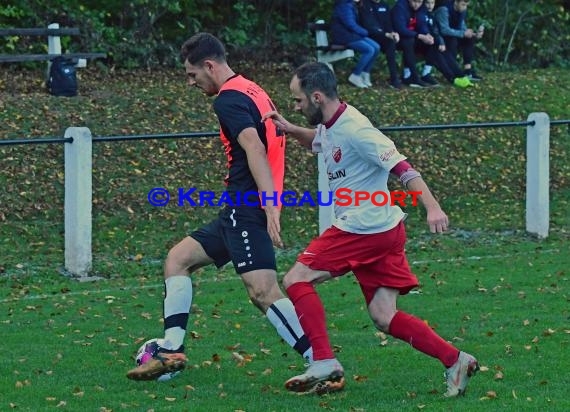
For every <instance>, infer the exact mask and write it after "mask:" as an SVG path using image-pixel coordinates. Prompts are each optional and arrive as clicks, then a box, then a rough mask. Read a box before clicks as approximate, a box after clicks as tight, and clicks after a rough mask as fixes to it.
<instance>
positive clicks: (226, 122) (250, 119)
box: [214, 74, 285, 202]
mask: <svg viewBox="0 0 570 412" xmlns="http://www.w3.org/2000/svg"><path fill="white" fill-rule="evenodd" d="M271 110H275V105H274V104H273V102H272V101H271V98H270V97H269V96H268V94H267V93H266V92H265V91H264V90H263V89H262V88H261V87H260V86H259V85H257V84H256V83H254V82H252V81H251V80H248V79H246V78H244V77H243V76H241V75H238V74H236V75H235V76H233V77H231V78H230V79H229V80H228V81H227V82H226V83H224V85H223V86H222V87H221V89H220V91H219V93H218V96H217V97H216V99H215V100H214V111H215V112H216V115H217V116H218V121H219V123H220V137H221V140H222V143H223V144H224V151H225V153H226V156H227V167H228V173H227V176H226V178H225V184H226V186H227V188H226V190H227V192H228V194H229V195H230V196H231V198H232V200H233V201H234V202H239V201H238V200H236V193H237V192H241V193H242V194H243V193H245V192H258V188H257V184H256V183H255V180H254V178H253V175H252V174H251V171H250V169H249V166H248V163H247V155H246V152H245V150H244V149H243V148H242V147H241V146H240V144H239V143H238V136H239V134H240V133H241V132H242V131H243V130H244V129H246V128H248V127H253V128H254V129H256V130H257V134H258V135H259V138H260V139H261V142H262V143H263V145H264V146H265V151H266V153H267V159H268V162H269V167H270V168H271V172H272V174H273V187H274V190H275V191H276V192H277V193H278V198H279V196H280V195H281V193H282V191H283V178H284V175H285V135H284V134H283V133H282V132H281V131H279V130H278V129H277V128H276V127H275V125H274V124H273V122H272V121H271V120H268V121H266V122H265V123H262V122H261V116H262V115H263V114H265V113H267V112H269V111H271Z"/></svg>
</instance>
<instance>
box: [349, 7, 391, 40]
mask: <svg viewBox="0 0 570 412" xmlns="http://www.w3.org/2000/svg"><path fill="white" fill-rule="evenodd" d="M360 3H361V4H360V7H359V10H358V16H359V17H358V19H359V22H360V25H361V26H362V27H364V28H365V29H367V30H368V31H369V32H370V33H391V32H393V31H394V29H393V27H392V19H391V17H390V7H389V6H388V3H387V2H385V1H383V0H380V1H378V2H376V1H372V0H361V2H360Z"/></svg>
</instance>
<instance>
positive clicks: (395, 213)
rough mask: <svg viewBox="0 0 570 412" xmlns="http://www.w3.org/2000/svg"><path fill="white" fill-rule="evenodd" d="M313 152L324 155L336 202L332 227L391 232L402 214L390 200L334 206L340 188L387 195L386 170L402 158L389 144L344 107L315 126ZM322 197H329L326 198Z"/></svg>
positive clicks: (357, 230)
mask: <svg viewBox="0 0 570 412" xmlns="http://www.w3.org/2000/svg"><path fill="white" fill-rule="evenodd" d="M343 106H344V103H343ZM331 123H332V124H331ZM312 149H313V152H314V153H322V155H323V159H324V163H325V166H326V169H327V175H328V180H329V187H330V190H331V191H332V192H333V199H334V200H335V202H334V215H335V218H334V221H333V225H334V226H336V227H338V228H339V229H341V230H344V231H346V232H350V233H362V234H368V233H380V232H386V231H388V230H390V229H392V228H394V227H395V226H396V225H397V224H398V223H399V222H400V221H401V220H402V219H403V218H404V217H405V216H406V214H405V213H404V212H403V211H402V209H400V208H399V207H398V206H392V205H391V204H390V201H388V202H386V204H385V205H384V206H376V205H374V204H373V203H372V202H371V201H370V200H364V201H362V202H360V205H358V206H356V205H355V202H354V201H353V202H351V203H350V205H348V206H339V205H338V204H337V202H336V200H337V197H336V196H335V193H336V192H337V190H339V189H350V190H351V191H352V193H354V192H355V191H366V192H369V193H371V194H372V193H374V192H382V193H385V194H386V195H388V196H389V195H390V194H389V191H388V177H389V175H390V170H391V169H392V168H393V167H394V166H395V165H396V164H398V163H399V162H400V161H402V160H404V159H406V157H405V156H403V155H402V154H400V153H399V152H398V150H397V149H396V146H395V145H394V142H393V141H392V140H390V139H389V138H388V137H386V136H385V135H384V134H383V133H382V132H381V131H380V130H378V129H377V128H376V127H374V126H373V125H372V124H371V123H370V120H368V118H366V117H365V116H364V115H363V114H362V113H360V112H359V111H358V110H357V109H356V108H354V107H352V106H350V105H346V109H345V110H344V111H343V112H342V113H341V114H340V116H338V118H336V119H335V118H333V119H331V121H330V122H329V123H328V124H327V125H326V126H325V125H323V124H320V125H319V126H318V128H317V133H316V136H315V139H314V140H313V147H312ZM344 192H345V193H346V191H344ZM322 197H323V198H325V199H328V198H329V196H328V195H327V196H322ZM353 199H354V197H353ZM343 203H346V202H343Z"/></svg>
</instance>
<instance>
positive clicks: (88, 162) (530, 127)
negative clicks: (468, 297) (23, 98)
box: [0, 113, 570, 279]
mask: <svg viewBox="0 0 570 412" xmlns="http://www.w3.org/2000/svg"><path fill="white" fill-rule="evenodd" d="M562 124H569V125H570V120H560V121H552V122H551V121H550V119H549V117H548V115H547V114H546V113H532V114H530V115H529V116H528V118H527V120H526V121H521V122H503V123H501V122H494V123H468V124H451V125H426V126H394V127H383V128H381V130H382V131H384V132H388V131H389V132H401V131H410V130H430V129H432V130H434V129H454V128H455V129H457V128H463V129H464V128H504V127H526V157H527V161H526V217H525V219H526V231H527V232H529V233H531V234H534V235H536V236H538V237H541V238H545V237H547V236H548V230H549V207H550V206H549V197H550V196H549V168H550V166H549V149H550V127H551V126H553V125H562ZM215 136H218V132H205V133H201V132H198V133H182V134H155V135H131V136H105V137H95V138H93V136H92V133H91V131H90V130H89V129H88V128H86V127H69V128H68V129H67V130H66V132H65V135H64V137H63V138H42V139H14V140H0V146H2V145H25V144H54V143H63V144H65V150H64V157H65V166H64V167H65V194H64V197H65V199H64V233H65V242H64V243H65V269H66V270H67V271H68V272H69V273H70V274H71V275H73V276H75V277H78V278H80V279H87V278H89V275H90V272H91V269H92V250H91V249H92V248H91V240H92V203H93V202H92V193H93V190H92V189H93V188H92V181H93V179H92V169H93V165H92V158H93V156H92V145H93V143H98V142H113V141H130V140H146V139H165V138H168V139H172V138H175V139H178V138H197V137H215ZM318 190H319V191H322V192H328V190H329V188H328V177H327V173H326V171H325V170H324V167H323V162H322V159H321V158H320V156H319V177H318ZM332 210H333V206H320V207H319V231H320V232H322V231H323V230H325V229H326V228H327V227H329V226H330V224H331V217H332Z"/></svg>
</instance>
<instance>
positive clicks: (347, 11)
mask: <svg viewBox="0 0 570 412" xmlns="http://www.w3.org/2000/svg"><path fill="white" fill-rule="evenodd" d="M330 30H331V44H342V45H346V44H349V43H352V42H355V41H358V40H362V39H363V38H365V37H368V30H366V29H365V28H364V27H362V26H361V25H359V24H358V11H357V10H356V5H355V4H354V1H353V0H337V1H336V2H335V5H334V9H333V14H332V18H331V26H330Z"/></svg>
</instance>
